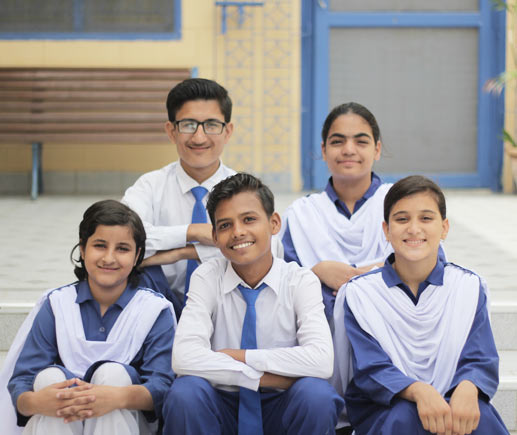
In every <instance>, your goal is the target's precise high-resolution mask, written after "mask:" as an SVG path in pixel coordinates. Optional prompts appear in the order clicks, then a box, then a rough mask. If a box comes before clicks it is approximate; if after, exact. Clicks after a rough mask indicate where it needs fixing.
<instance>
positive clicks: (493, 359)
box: [335, 255, 499, 424]
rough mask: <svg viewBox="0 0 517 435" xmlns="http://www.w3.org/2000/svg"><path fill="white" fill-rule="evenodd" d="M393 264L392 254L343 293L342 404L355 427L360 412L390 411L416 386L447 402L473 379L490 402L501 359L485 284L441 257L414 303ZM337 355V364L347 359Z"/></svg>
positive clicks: (348, 286)
mask: <svg viewBox="0 0 517 435" xmlns="http://www.w3.org/2000/svg"><path fill="white" fill-rule="evenodd" d="M393 261H394V256H393V255H391V256H390V257H389V258H388V259H387V260H386V263H385V265H384V267H383V268H381V269H378V270H375V271H373V272H370V273H368V274H366V275H363V276H361V277H358V278H356V279H353V280H351V281H350V282H349V284H348V285H347V286H346V287H345V288H344V292H345V305H344V311H345V320H344V323H345V329H346V335H347V337H348V339H349V340H350V343H351V345H352V348H353V365H354V377H353V379H352V382H351V383H350V384H349V385H348V388H347V391H346V395H345V400H346V402H347V409H348V416H349V418H350V421H351V422H352V424H354V423H355V421H357V420H361V419H362V417H364V413H365V412H368V413H370V414H371V413H373V412H375V408H376V407H382V408H384V407H385V406H389V404H390V403H391V400H392V399H393V398H394V397H395V395H397V394H398V393H400V392H401V391H402V390H404V389H405V388H406V387H408V386H409V385H411V384H412V383H414V382H415V381H422V382H426V383H429V384H431V385H433V386H434V387H435V388H436V389H437V390H438V392H440V393H441V394H442V395H444V396H448V395H450V394H452V391H453V390H454V388H455V387H456V386H457V385H458V384H459V383H460V382H461V381H463V380H470V381H471V382H473V383H474V384H475V385H476V386H477V387H478V390H479V392H480V398H484V399H485V400H488V399H489V398H491V397H493V395H494V394H495V392H496V390H497V386H498V382H499V380H498V364H499V358H498V355H497V350H496V347H495V343H494V338H493V335H492V330H491V328H490V321H489V315H488V310H487V290H486V286H485V284H484V282H483V280H482V279H480V278H479V277H478V276H477V275H475V274H474V273H473V272H471V271H468V270H466V269H463V268H461V267H459V266H456V265H454V264H452V263H444V262H443V261H442V260H441V259H440V258H439V259H438V261H437V264H436V266H435V268H434V269H433V271H432V272H431V273H430V275H429V276H428V277H427V279H426V280H425V281H423V282H422V283H421V284H420V285H419V288H418V292H417V295H416V297H415V296H414V295H413V293H412V292H411V290H410V289H409V288H408V287H407V286H406V285H405V284H404V283H403V282H402V280H401V279H400V277H399V276H398V275H397V273H396V272H395V270H394V269H393V267H392V266H391V264H392V262H393ZM373 304H375V307H376V308H372V307H373V306H374V305H373ZM336 308H337V307H336ZM365 310H368V314H367V315H366V313H365ZM372 310H373V311H372ZM367 318H368V319H370V320H366V319H367ZM373 319H375V320H373ZM336 321H337V320H336ZM335 339H336V340H346V339H347V338H346V337H343V336H341V337H335ZM337 352H338V351H337V349H336V361H338V363H339V360H340V358H345V357H346V356H345V355H341V354H338V353H337Z"/></svg>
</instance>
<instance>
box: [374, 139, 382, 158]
mask: <svg viewBox="0 0 517 435" xmlns="http://www.w3.org/2000/svg"><path fill="white" fill-rule="evenodd" d="M381 150H382V142H381V141H380V140H378V141H377V143H376V144H375V156H374V159H375V160H379V159H380V158H381Z"/></svg>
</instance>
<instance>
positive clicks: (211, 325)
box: [172, 257, 334, 390]
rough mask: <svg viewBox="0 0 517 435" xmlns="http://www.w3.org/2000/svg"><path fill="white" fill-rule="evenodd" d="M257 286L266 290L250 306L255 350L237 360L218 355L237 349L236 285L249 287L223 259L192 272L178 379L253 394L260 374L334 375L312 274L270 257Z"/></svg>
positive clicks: (241, 310) (176, 360)
mask: <svg viewBox="0 0 517 435" xmlns="http://www.w3.org/2000/svg"><path fill="white" fill-rule="evenodd" d="M262 282H264V283H266V284H267V287H266V288H264V290H262V291H261V292H260V294H259V296H258V298H257V301H256V303H255V308H256V313H257V329H256V334H257V349H254V350H246V363H242V362H240V361H236V360H234V359H233V358H231V357H230V356H228V355H226V354H224V353H221V352H216V351H217V350H221V349H225V348H230V349H240V343H241V334H242V325H243V321H244V315H245V313H246V302H245V300H244V298H243V297H242V295H241V292H240V291H239V290H238V288H237V285H238V284H243V285H245V286H248V285H247V284H246V283H245V282H244V281H243V280H242V279H241V278H240V277H239V276H238V275H237V274H236V273H235V271H234V270H233V267H232V266H231V263H230V262H229V261H228V260H226V259H223V258H215V259H212V260H210V261H209V262H207V263H203V264H202V265H201V266H200V267H198V268H197V269H196V271H195V272H194V273H193V274H192V278H191V281H190V289H189V298H188V300H187V305H186V307H185V309H184V310H183V313H182V315H181V320H180V322H179V324H178V329H177V330H176V335H175V337H174V346H173V351H172V367H173V369H174V371H175V372H176V373H177V374H178V375H194V376H199V377H202V378H205V379H207V380H208V381H210V382H211V383H212V384H213V385H214V386H215V387H216V388H221V389H226V390H235V389H236V388H235V387H238V386H239V387H240V386H242V387H246V388H249V389H252V390H257V389H258V387H259V382H260V378H261V376H262V375H263V374H264V372H269V373H274V374H277V375H283V376H289V377H305V376H312V377H318V378H324V379H326V378H329V377H330V376H331V375H332V368H333V358H334V350H333V347H332V338H331V334H330V329H329V326H328V323H327V320H326V318H325V314H324V312H323V302H322V296H321V284H320V282H319V280H318V278H317V277H316V275H314V274H313V273H312V272H311V271H310V270H309V269H307V268H302V267H300V266H298V265H297V264H296V263H293V262H291V263H286V262H285V261H284V260H282V259H280V258H277V257H274V259H273V266H272V267H271V269H270V271H269V272H268V273H267V275H266V276H265V277H264V279H263V280H262V281H261V283H262ZM259 284H260V283H259ZM257 286H258V285H257ZM232 387H233V388H232Z"/></svg>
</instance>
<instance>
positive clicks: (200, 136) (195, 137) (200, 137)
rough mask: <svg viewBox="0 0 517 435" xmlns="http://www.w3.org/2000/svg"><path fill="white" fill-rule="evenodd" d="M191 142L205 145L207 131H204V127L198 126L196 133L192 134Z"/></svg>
mask: <svg viewBox="0 0 517 435" xmlns="http://www.w3.org/2000/svg"><path fill="white" fill-rule="evenodd" d="M190 140H191V141H192V142H194V143H203V142H205V141H206V134H205V130H203V126H202V125H201V124H198V126H197V128H196V131H195V132H194V133H192V137H191V139H190Z"/></svg>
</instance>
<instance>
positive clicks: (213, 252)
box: [194, 243, 223, 263]
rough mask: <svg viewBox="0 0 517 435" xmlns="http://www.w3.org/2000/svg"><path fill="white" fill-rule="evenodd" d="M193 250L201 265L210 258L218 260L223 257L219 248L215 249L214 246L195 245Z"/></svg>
mask: <svg viewBox="0 0 517 435" xmlns="http://www.w3.org/2000/svg"><path fill="white" fill-rule="evenodd" d="M194 248H195V250H196V252H197V256H198V257H199V261H200V262H201V263H204V262H205V261H208V260H210V259H211V258H219V257H222V256H223V254H221V251H220V250H219V248H216V247H215V246H207V245H202V244H200V243H195V244H194Z"/></svg>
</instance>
